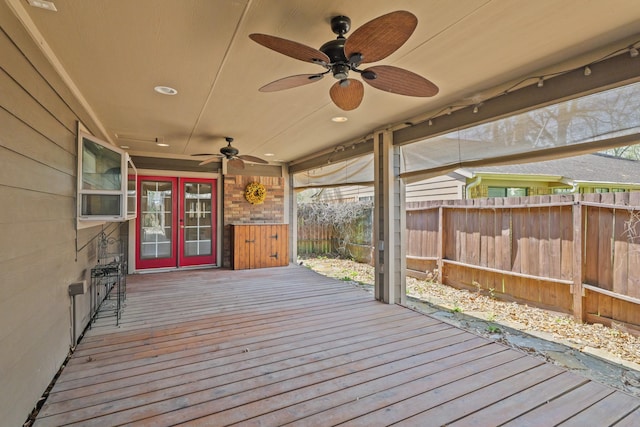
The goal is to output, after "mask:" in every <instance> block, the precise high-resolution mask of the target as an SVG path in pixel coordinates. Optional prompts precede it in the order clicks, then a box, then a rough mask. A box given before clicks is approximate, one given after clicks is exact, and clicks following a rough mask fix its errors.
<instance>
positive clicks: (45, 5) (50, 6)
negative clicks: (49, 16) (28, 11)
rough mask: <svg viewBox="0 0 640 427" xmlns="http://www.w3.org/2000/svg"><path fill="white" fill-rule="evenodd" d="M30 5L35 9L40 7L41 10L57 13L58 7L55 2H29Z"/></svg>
mask: <svg viewBox="0 0 640 427" xmlns="http://www.w3.org/2000/svg"><path fill="white" fill-rule="evenodd" d="M28 1H29V4H30V5H31V6H33V7H39V8H40V9H47V10H50V11H52V12H57V11H58V9H56V5H55V4H53V2H50V1H47V0H28Z"/></svg>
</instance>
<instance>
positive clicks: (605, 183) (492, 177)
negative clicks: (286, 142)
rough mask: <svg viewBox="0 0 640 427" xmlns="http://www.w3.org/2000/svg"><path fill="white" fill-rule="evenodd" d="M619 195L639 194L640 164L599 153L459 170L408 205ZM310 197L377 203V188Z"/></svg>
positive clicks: (409, 193) (414, 189) (424, 184)
mask: <svg viewBox="0 0 640 427" xmlns="http://www.w3.org/2000/svg"><path fill="white" fill-rule="evenodd" d="M619 191H640V161H636V160H629V159H623V158H619V157H613V156H610V155H607V154H600V153H594V154H584V155H581V156H575V157H566V158H563V159H556V160H547V161H544V162H535V163H525V164H519V165H507V166H504V165H503V166H487V167H478V168H465V169H458V170H456V171H455V172H452V173H449V174H447V175H442V176H439V177H435V178H429V179H425V180H421V181H416V182H413V183H409V184H407V185H406V188H405V200H406V202H423V201H430V200H458V199H470V198H473V199H477V198H483V197H510V196H540V195H546V194H572V193H609V192H619ZM305 196H307V197H313V198H315V200H322V201H327V202H329V201H360V200H368V199H373V187H366V186H343V187H334V188H325V189H309V190H306V192H305Z"/></svg>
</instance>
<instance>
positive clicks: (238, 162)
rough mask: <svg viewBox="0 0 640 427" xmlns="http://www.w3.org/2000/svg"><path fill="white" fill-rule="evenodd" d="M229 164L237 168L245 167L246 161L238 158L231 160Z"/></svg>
mask: <svg viewBox="0 0 640 427" xmlns="http://www.w3.org/2000/svg"><path fill="white" fill-rule="evenodd" d="M227 164H228V165H229V166H231V167H233V168H235V169H244V162H243V161H242V160H241V159H238V158H233V159H231V160H229V162H228V163H227Z"/></svg>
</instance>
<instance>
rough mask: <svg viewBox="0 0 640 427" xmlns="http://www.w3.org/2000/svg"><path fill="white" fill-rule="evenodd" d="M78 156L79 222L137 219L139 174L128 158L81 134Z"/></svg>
mask: <svg viewBox="0 0 640 427" xmlns="http://www.w3.org/2000/svg"><path fill="white" fill-rule="evenodd" d="M78 153H79V155H78V220H80V221H87V220H89V221H126V220H128V219H133V218H135V217H136V188H137V171H136V168H135V166H134V165H133V162H132V161H131V159H130V158H129V155H128V154H127V153H126V152H125V151H122V150H120V149H119V148H116V147H113V146H111V145H109V144H107V143H106V142H103V141H100V140H99V139H97V138H94V137H93V136H91V135H88V134H85V133H82V132H78ZM125 173H126V175H123V174H125Z"/></svg>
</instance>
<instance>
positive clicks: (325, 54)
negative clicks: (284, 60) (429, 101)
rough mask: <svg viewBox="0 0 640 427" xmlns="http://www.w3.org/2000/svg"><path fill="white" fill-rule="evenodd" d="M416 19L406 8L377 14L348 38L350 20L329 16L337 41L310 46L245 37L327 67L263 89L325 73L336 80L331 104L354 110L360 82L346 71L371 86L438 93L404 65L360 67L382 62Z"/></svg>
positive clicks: (412, 93)
mask: <svg viewBox="0 0 640 427" xmlns="http://www.w3.org/2000/svg"><path fill="white" fill-rule="evenodd" d="M417 25H418V18H416V16H415V15H413V14H412V13H410V12H407V11H404V10H399V11H395V12H391V13H388V14H386V15H382V16H379V17H378V18H375V19H373V20H372V21H369V22H367V23H366V24H364V25H363V26H361V27H360V28H358V29H356V30H355V31H354V32H353V34H351V35H350V36H349V37H348V38H346V37H345V34H346V33H348V32H349V30H350V29H351V19H349V18H348V17H346V16H336V17H334V18H332V19H331V30H332V31H333V32H334V33H335V34H337V35H338V37H337V38H336V39H335V40H331V41H328V42H327V43H325V44H323V45H322V46H321V47H320V49H314V48H312V47H309V46H306V45H304V44H301V43H298V42H295V41H292V40H286V39H282V38H280V37H276V36H270V35H266V34H257V33H254V34H250V35H249V37H250V38H251V39H252V40H253V41H255V42H256V43H259V44H261V45H262V46H264V47H267V48H269V49H272V50H275V51H276V52H278V53H281V54H283V55H286V56H289V57H291V58H294V59H298V60H301V61H305V62H311V63H313V64H317V65H320V66H322V67H323V68H325V71H323V72H321V73H314V74H298V75H293V76H289V77H285V78H282V79H278V80H275V81H273V82H271V83H268V84H266V85H264V86H262V87H261V88H260V89H259V90H260V91H261V92H275V91H280V90H285V89H292V88H295V87H299V86H303V85H306V84H309V83H314V82H317V81H320V80H322V78H323V77H324V76H325V74H329V73H331V75H332V76H333V77H334V78H335V79H336V80H338V81H337V82H336V83H334V84H333V86H331V88H330V90H329V96H330V97H331V100H332V101H333V103H334V104H335V105H336V106H338V107H339V108H341V109H342V110H345V111H350V110H353V109H355V108H358V106H359V105H360V103H361V102H362V99H363V97H364V86H363V85H362V83H361V82H360V81H359V80H356V79H353V78H350V77H349V73H350V72H354V73H357V74H360V76H361V77H362V79H363V80H364V81H365V82H366V83H367V84H369V85H370V86H372V87H374V88H376V89H379V90H382V91H385V92H391V93H396V94H399V95H406V96H418V97H430V96H434V95H436V94H437V93H438V90H439V89H438V87H437V86H436V85H435V84H433V83H432V82H430V81H429V80H427V79H425V78H424V77H422V76H420V75H418V74H415V73H413V72H411V71H408V70H405V69H403V68H398V67H394V66H391V65H377V66H373V67H369V68H366V69H364V70H362V69H360V68H359V67H360V65H361V64H364V63H371V62H377V61H380V60H382V59H384V58H386V57H387V56H389V55H391V54H392V53H393V52H395V51H396V50H398V49H399V48H400V47H401V46H402V45H403V44H404V43H405V42H406V41H407V40H408V39H409V37H411V34H413V31H414V30H415V28H416V26H417Z"/></svg>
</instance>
